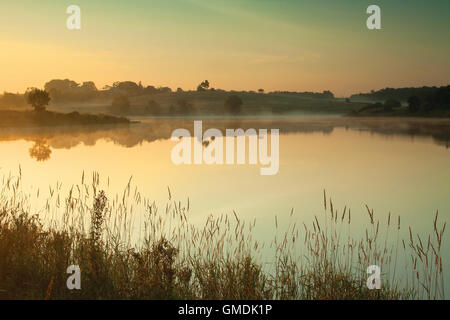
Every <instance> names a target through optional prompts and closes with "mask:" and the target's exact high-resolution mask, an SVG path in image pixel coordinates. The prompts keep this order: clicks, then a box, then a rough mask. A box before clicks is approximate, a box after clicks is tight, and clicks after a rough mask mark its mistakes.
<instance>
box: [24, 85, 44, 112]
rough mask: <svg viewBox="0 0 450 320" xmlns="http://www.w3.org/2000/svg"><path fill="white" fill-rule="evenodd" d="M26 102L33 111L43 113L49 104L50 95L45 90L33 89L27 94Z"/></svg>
mask: <svg viewBox="0 0 450 320" xmlns="http://www.w3.org/2000/svg"><path fill="white" fill-rule="evenodd" d="M27 102H28V103H29V104H31V105H32V106H33V108H34V110H35V111H37V112H39V111H44V110H45V107H46V106H47V105H48V104H49V102H50V95H49V94H48V92H47V91H45V90H40V89H33V90H31V91H30V92H28V93H27Z"/></svg>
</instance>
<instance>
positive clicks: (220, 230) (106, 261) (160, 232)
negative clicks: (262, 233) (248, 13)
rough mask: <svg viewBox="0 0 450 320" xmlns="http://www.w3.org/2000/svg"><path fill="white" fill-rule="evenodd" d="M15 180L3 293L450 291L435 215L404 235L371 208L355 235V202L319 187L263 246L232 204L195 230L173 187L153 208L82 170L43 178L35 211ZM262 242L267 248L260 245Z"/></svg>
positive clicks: (0, 274)
mask: <svg viewBox="0 0 450 320" xmlns="http://www.w3.org/2000/svg"><path fill="white" fill-rule="evenodd" d="M21 184H22V173H21V171H20V170H19V174H18V175H17V176H13V175H11V174H10V175H8V176H3V178H2V181H1V185H0V298H2V299H231V300H234V299H444V298H445V292H444V278H443V261H442V255H441V246H442V243H443V236H444V231H445V223H444V224H441V223H440V222H439V215H438V213H436V215H435V218H434V221H433V230H432V231H433V232H432V233H431V234H430V235H429V236H428V237H427V238H423V237H420V236H419V235H414V233H413V232H412V230H411V228H409V229H408V234H409V239H406V240H405V239H402V238H401V226H400V217H398V218H397V223H393V221H394V218H393V217H391V214H389V216H388V219H387V221H386V222H384V223H383V222H381V221H379V220H377V219H376V217H375V214H374V212H373V210H371V209H370V208H369V207H366V211H367V215H368V223H367V228H366V229H365V232H364V236H363V237H361V238H358V237H354V236H352V228H351V226H352V215H351V212H350V210H349V209H347V208H346V207H345V208H344V209H343V210H342V211H340V212H339V211H338V210H337V209H336V208H335V206H334V204H333V202H332V200H331V199H327V195H326V193H325V192H324V213H323V215H321V216H315V218H314V220H313V221H312V222H311V223H306V222H303V223H302V222H301V221H298V220H297V219H294V217H293V215H294V212H293V211H292V212H291V217H292V219H293V221H294V223H293V224H291V225H290V226H289V228H288V230H285V231H284V232H281V231H279V230H278V229H279V223H278V218H277V217H275V219H274V224H275V225H274V233H275V234H276V237H275V238H274V240H273V241H271V242H270V243H261V242H258V241H255V240H254V239H253V232H254V228H255V226H256V220H254V221H252V222H248V221H244V220H243V219H241V218H240V217H239V215H238V214H237V213H236V212H234V211H233V212H232V214H231V215H220V216H212V215H211V216H210V217H208V219H207V220H206V221H205V224H204V226H203V227H199V226H197V225H194V224H192V223H190V222H189V221H188V217H189V211H190V202H189V199H188V200H187V203H186V204H182V203H181V202H180V201H176V200H174V199H173V196H172V192H171V191H170V189H168V202H167V205H166V206H165V207H164V208H158V207H157V206H156V205H155V203H154V202H152V201H151V200H149V199H146V198H145V197H144V196H142V194H141V193H139V192H138V190H137V189H136V188H134V189H133V188H132V184H131V179H130V182H129V183H128V185H127V186H126V188H125V190H124V192H123V193H122V194H121V195H115V196H110V195H108V194H107V193H106V192H105V191H103V190H101V189H100V188H99V186H100V185H101V183H100V177H99V175H98V174H96V173H94V174H93V176H92V179H91V181H89V182H88V181H87V179H86V177H85V174H84V173H83V175H82V178H81V183H80V184H79V185H77V186H73V187H72V188H71V189H70V191H69V193H68V194H67V195H66V196H64V197H62V196H61V195H60V193H61V184H57V185H56V186H55V187H53V188H52V187H50V190H49V193H50V197H49V198H47V199H46V200H45V201H43V202H44V203H45V206H44V208H43V209H42V210H37V211H33V210H34V209H32V207H33V206H32V205H31V198H32V197H31V195H30V194H27V193H26V192H24V191H23V188H22V186H21ZM108 184H109V181H108ZM35 196H36V197H37V198H39V197H40V196H41V193H40V191H37V193H36V195H35ZM136 211H137V212H138V213H139V214H140V217H141V218H140V219H137V215H136ZM138 220H139V221H138ZM297 223H298V224H299V226H300V227H298V226H297ZM392 234H393V238H392V239H391V238H390V236H391V235H392ZM268 248H271V250H269V251H270V252H272V253H273V255H272V256H270V257H267V255H263V253H262V250H266V249H268ZM266 251H267V250H266ZM400 261H407V262H408V263H400ZM69 265H78V266H80V269H81V281H82V288H81V290H68V289H67V286H66V280H67V277H68V275H67V273H66V269H67V267H68V266H69ZM369 265H378V266H380V267H381V268H382V270H383V274H382V288H381V289H380V290H369V289H368V288H367V285H366V282H367V277H368V275H367V274H366V268H367V267H368V266H369ZM401 275H406V277H402V276H401Z"/></svg>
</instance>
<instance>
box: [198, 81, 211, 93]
mask: <svg viewBox="0 0 450 320" xmlns="http://www.w3.org/2000/svg"><path fill="white" fill-rule="evenodd" d="M208 89H209V81H208V80H205V81H203V82H202V83H200V84H199V85H198V87H197V91H207V90H208Z"/></svg>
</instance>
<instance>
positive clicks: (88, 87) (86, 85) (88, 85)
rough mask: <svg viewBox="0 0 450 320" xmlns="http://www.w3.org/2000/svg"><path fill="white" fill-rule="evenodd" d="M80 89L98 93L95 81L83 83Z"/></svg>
mask: <svg viewBox="0 0 450 320" xmlns="http://www.w3.org/2000/svg"><path fill="white" fill-rule="evenodd" d="M80 88H81V89H83V90H86V91H97V86H96V85H95V83H94V82H93V81H86V82H83V84H82V85H81V87H80Z"/></svg>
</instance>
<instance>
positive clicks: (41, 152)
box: [29, 139, 52, 161]
mask: <svg viewBox="0 0 450 320" xmlns="http://www.w3.org/2000/svg"><path fill="white" fill-rule="evenodd" d="M29 153H30V157H31V158H34V159H36V160H37V161H46V160H48V159H50V155H51V154H52V150H51V149H50V146H49V145H48V144H47V140H46V139H37V140H36V141H35V142H34V145H33V146H32V147H31V148H30V150H29Z"/></svg>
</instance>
